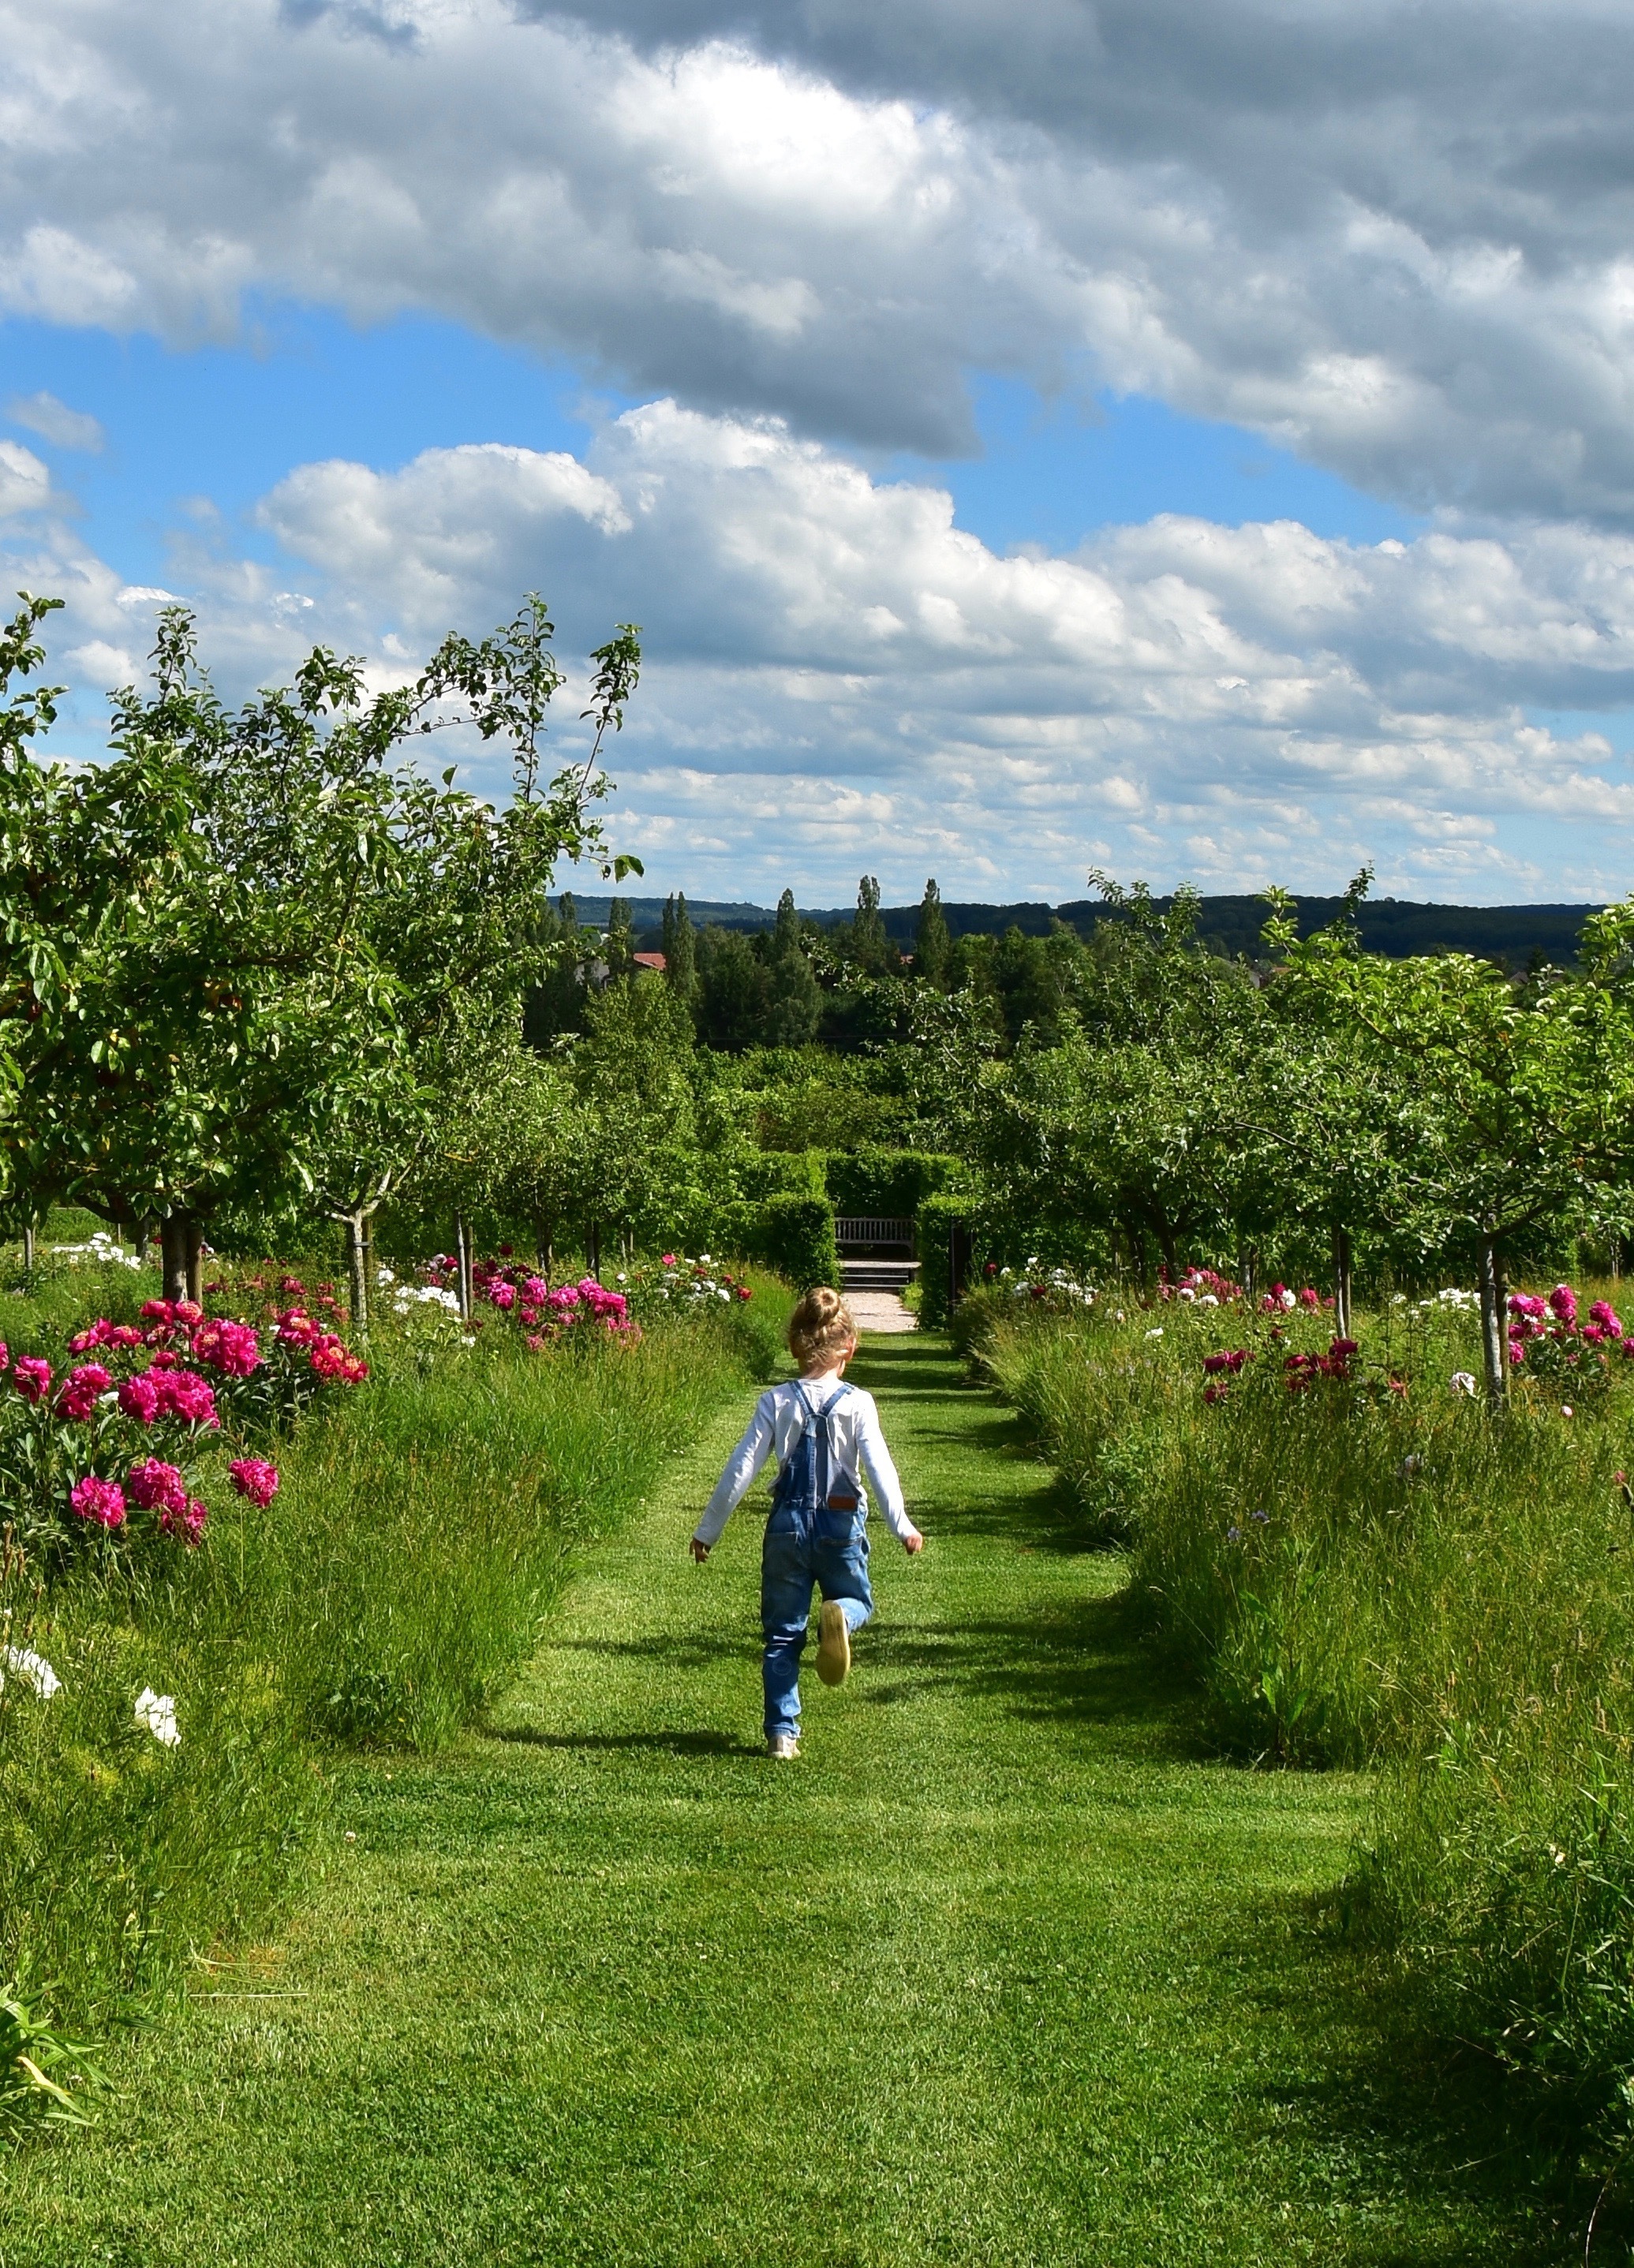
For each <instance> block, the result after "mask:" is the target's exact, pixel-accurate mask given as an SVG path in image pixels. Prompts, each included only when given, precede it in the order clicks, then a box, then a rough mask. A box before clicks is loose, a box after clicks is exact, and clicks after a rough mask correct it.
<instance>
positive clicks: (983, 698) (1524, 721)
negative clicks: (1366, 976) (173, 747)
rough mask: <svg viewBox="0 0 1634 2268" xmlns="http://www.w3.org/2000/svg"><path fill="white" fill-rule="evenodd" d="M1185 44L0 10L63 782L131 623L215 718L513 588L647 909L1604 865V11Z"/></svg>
mask: <svg viewBox="0 0 1634 2268" xmlns="http://www.w3.org/2000/svg"><path fill="white" fill-rule="evenodd" d="M1162 5H1163V9H1164V11H1165V14H1166V18H1172V19H1173V20H1172V21H1170V22H1168V23H1167V33H1166V37H1165V39H1164V40H1163V41H1161V42H1158V43H1156V44H1155V45H1154V43H1153V42H1152V40H1150V38H1148V37H1147V36H1146V35H1145V34H1146V32H1147V31H1148V30H1149V24H1148V23H1147V22H1146V19H1145V16H1144V14H1143V11H1142V9H1141V8H1140V6H1138V5H1137V0H1098V5H1097V8H1096V10H1095V11H1094V25H1095V37H1094V39H1093V40H1091V41H1089V42H1088V43H1087V44H1086V42H1085V40H1083V39H1081V38H1080V37H1079V33H1080V31H1082V29H1083V26H1085V25H1086V24H1087V23H1088V22H1089V16H1088V13H1087V12H1086V11H1072V10H1067V11H1055V12H1054V13H1052V14H1050V15H1049V16H1048V17H1041V18H1038V19H1037V21H1036V22H1035V23H1034V25H1033V26H1031V28H1030V31H1029V35H1028V38H1027V40H1021V41H1018V40H1016V39H1015V37H1014V35H1013V33H1014V26H1013V19H1012V18H1010V17H1009V16H1008V14H1007V12H1006V11H1003V10H1001V9H999V8H998V7H997V4H996V0H993V4H988V0H972V4H971V5H969V6H967V7H964V8H961V11H958V13H957V14H956V15H951V14H949V15H946V16H945V17H944V18H940V19H938V20H939V22H940V32H939V34H938V39H937V40H935V41H932V42H929V43H927V42H926V41H925V40H924V38H923V36H922V35H921V34H922V28H923V27H919V28H916V26H918V17H917V14H916V9H917V6H918V0H872V4H871V5H870V6H869V7H868V8H866V9H865V8H863V7H861V5H860V4H859V0H833V4H832V5H831V6H830V7H828V8H827V9H826V10H825V11H821V27H818V19H817V18H816V17H815V16H813V17H811V18H809V20H808V18H806V16H805V15H790V16H787V17H786V18H779V26H780V28H779V31H778V35H777V47H776V49H775V51H774V50H773V49H772V48H770V47H769V46H766V45H761V44H757V35H756V34H755V33H754V31H753V30H752V29H747V30H746V29H745V25H744V19H743V18H742V17H741V15H740V13H739V12H736V11H733V10H728V9H725V7H724V6H723V7H722V8H721V9H720V10H719V11H717V10H716V8H715V5H714V0H696V5H695V6H694V8H693V9H692V11H691V12H690V14H689V15H688V18H687V25H688V28H687V30H686V31H685V33H682V34H680V35H677V34H676V33H675V32H674V31H673V26H674V24H675V23H676V21H677V19H676V18H674V17H673V13H668V12H666V11H659V13H658V14H657V15H651V14H650V13H649V11H648V9H647V7H646V5H645V0H608V4H607V6H604V7H602V8H600V9H599V10H598V11H596V12H595V14H594V15H593V16H592V15H590V14H587V13H586V14H582V15H581V14H579V13H576V12H575V11H574V10H573V9H572V8H571V7H570V6H569V7H559V8H552V7H549V6H543V5H541V6H540V7H538V8H530V9H529V10H527V11H519V10H518V9H516V8H514V7H512V5H510V4H509V0H380V4H379V5H378V6H374V5H371V6H364V5H363V4H362V0H326V4H323V5H320V6H314V7H312V8H303V9H302V10H300V11H290V10H288V9H287V8H283V7H281V6H280V5H279V4H278V0H232V4H229V0H174V5H173V8H172V9H170V10H169V11H166V13H165V14H164V15H163V16H162V17H159V16H155V15H151V14H150V13H147V12H146V11H131V10H130V9H129V6H128V5H126V4H124V0H72V6H71V8H69V9H66V10H64V11H55V12H50V13H48V14H46V15H44V16H41V15H40V14H39V13H38V11H35V12H33V13H31V12H30V11H26V9H24V8H23V7H22V6H21V5H20V4H19V0H0V38H4V39H5V40H6V41H7V52H8V55H9V56H10V58H11V68H12V70H13V73H14V75H15V76H16V77H17V80H18V84H19V85H23V86H25V87H26V89H27V91H28V94H29V102H28V105H27V106H26V109H25V111H24V112H21V113H19V116H20V117H26V122H27V123H26V131H24V130H23V129H19V135H18V139H17V142H16V147H15V150H14V151H13V163H12V166H11V171H10V173H8V175H7V177H6V180H5V181H4V183H0V410H4V406H5V405H6V404H7V403H11V402H17V403H20V404H22V405H23V406H22V407H21V408H19V409H17V410H16V412H15V413H14V414H13V415H12V416H11V422H9V423H4V422H0V549H4V552H5V555H6V556H5V558H4V561H0V567H3V568H4V570H5V571H7V572H8V573H9V574H10V575H11V580H12V587H17V585H18V584H19V583H27V584H29V585H31V586H39V587H60V588H61V589H62V590H63V592H64V593H65V594H66V595H67V596H68V598H69V600H70V606H69V608H68V610H67V613H66V615H64V616H63V617H62V618H60V620H59V622H57V623H56V625H55V627H54V637H55V648H56V652H57V654H58V656H59V660H58V663H57V665H56V666H60V668H61V670H62V673H63V674H64V675H65V676H66V677H67V678H68V679H69V681H70V683H71V684H72V686H73V688H74V694H73V700H72V703H71V707H70V716H69V718H68V720H67V729H66V732H65V734H64V736H63V745H64V747H66V748H68V750H69V751H70V752H71V753H85V752H87V751H89V750H90V749H91V748H92V747H94V745H95V740H96V734H97V731H98V728H99V717H100V713H101V710H100V697H101V693H102V690H103V689H104V688H105V687H106V686H107V683H108V682H110V681H111V680H112V679H113V678H114V676H117V675H118V674H121V673H122V672H125V671H127V670H130V669H135V668H136V667H139V666H140V659H141V656H142V653H143V652H144V644H145V642H146V640H147V639H148V637H150V636H151V602H150V601H149V600H147V599H145V598H144V596H143V595H142V593H143V592H144V591H145V590H151V589H153V588H162V589H164V590H166V591H171V592H174V593H178V594H179V595H180V596H182V597H184V598H186V599H187V600H188V602H189V603H190V604H192V605H193V606H194V607H195V609H196V611H197V612H198V615H199V617H200V623H201V634H202V643H203V645H204V649H205V651H206V653H207V654H208V655H209V657H210V659H211V661H212V666H214V668H215V669H216V672H217V677H218V679H219V681H221V682H222V683H223V684H224V687H226V688H227V689H231V690H237V689H239V688H244V689H247V688H248V687H249V686H250V685H253V684H254V683H255V682H258V681H267V680H269V679H270V678H274V677H276V676H278V675H280V674H286V673H287V672H288V670H289V669H290V668H291V667H292V666H294V663H295V661H296V660H297V659H298V656H299V653H300V651H301V650H302V646H303V644H304V642H305V641H309V640H311V639H313V638H322V639H324V640H325V641H326V642H328V643H332V644H336V645H340V646H342V647H345V648H346V649H348V650H350V651H357V652H361V653H362V654H363V655H364V658H365V659H366V660H367V661H368V663H369V665H370V667H371V669H372V670H373V671H374V672H376V673H377V674H379V676H380V677H382V678H386V677H389V676H390V675H392V674H394V673H395V674H401V672H402V671H403V670H404V669H405V668H407V667H409V666H412V660H413V657H414V656H415V655H416V653H418V652H423V651H424V650H425V648H426V646H427V645H428V644H430V643H431V642H432V641H433V640H434V639H435V638H436V637H438V636H439V635H440V634H441V633H442V631H443V630H446V629H448V628H450V627H453V626H455V625H456V624H457V625H458V626H459V627H460V628H463V629H467V630H481V629H483V628H485V627H486V626H487V625H488V624H489V622H492V621H494V620H496V619H497V618H498V617H499V616H501V615H504V614H505V613H508V612H509V611H510V610H511V608H512V607H513V606H514V604H515V602H516V600H517V598H518V597H519V594H520V593H521V591H522V590H524V589H526V588H528V587H534V586H536V587H539V588H541V589H542V590H543V591H545V592H546V593H547V594H548V596H549V598H550V599H551V600H552V603H553V605H554V606H555V607H556V609H557V615H558V620H559V622H560V623H561V625H562V645H563V656H564V659H568V660H569V662H570V663H573V662H574V661H575V659H576V657H582V655H583V653H584V652H585V650H586V649H587V648H588V646H589V645H590V644H593V643H594V642H595V641H596V639H597V637H600V636H601V635H605V631H606V629H607V626H608V625H609V624H610V622H613V621H615V620H617V619H621V618H623V617H626V616H629V615H635V616H636V617H637V618H638V619H640V620H641V621H642V622H643V624H644V631H645V637H646V652H647V664H648V666H647V674H646V677H645V680H644V685H643V688H642V691H641V695H640V696H639V698H638V701H637V704H636V707H635V709H634V710H633V711H632V714H631V719H630V725H629V732H628V733H626V735H625V737H624V738H623V740H622V741H621V742H620V744H619V746H618V748H617V752H616V763H615V776H616V777H617V780H618V784H619V795H618V800H617V804H616V806H615V810H616V813H617V822H618V827H619V828H620V829H621V830H622V840H623V841H624V842H626V843H628V845H629V847H631V848H635V849H638V850H639V851H640V853H641V855H642V856H643V857H644V858H645V859H646V860H647V862H648V868H649V873H650V876H651V879H652V880H654V882H655V883H656V884H657V885H658V886H659V887H675V886H682V887H688V888H691V889H693V890H695V891H696V893H698V894H699V895H719V896H734V895H745V894H755V895H767V894H769V893H770V894H773V895H775V892H776V890H777V888H778V887H781V886H782V883H783V881H784V880H791V881H793V882H794V883H795V885H796V887H798V888H799V890H800V891H801V892H802V894H803V895H806V896H807V898H808V899H811V900H813V901H816V900H824V901H832V900H834V899H835V898H836V897H838V896H840V895H849V893H850V889H851V888H852V887H854V885H855V877H856V875H857V873H858V872H859V871H877V872H879V873H880V875H881V879H882V880H883V881H884V882H885V884H886V887H887V890H889V891H890V892H891V893H892V894H893V895H907V894H909V893H912V894H914V895H916V894H917V891H918V889H919V887H921V886H922V882H923V879H924V874H925V873H927V872H934V873H937V874H938V880H941V882H942V884H943V887H944V888H945V889H946V890H948V891H949V892H950V894H953V895H961V896H966V897H979V896H990V897H1012V896H1018V895H1028V896H1076V895H1081V893H1082V890H1083V887H1084V873H1085V869H1086V866H1088V865H1091V864H1094V865H1103V866H1108V867H1110V868H1112V869H1113V870H1114V871H1115V872H1118V873H1125V874H1130V875H1132V874H1135V873H1141V874H1144V875H1145V876H1146V877H1148V878H1149V879H1151V880H1152V881H1154V882H1155V883H1158V884H1159V885H1168V884H1172V883H1174V881H1177V880H1181V879H1191V880H1196V881H1198V882H1199V883H1200V884H1201V885H1202V886H1203V887H1211V888H1218V889H1233V888H1254V887H1259V886H1260V885H1262V883H1263V882H1264V881H1266V880H1282V881H1284V882H1287V883H1289V884H1291V885H1292V886H1294V887H1306V888H1310V889H1330V888H1333V887H1337V886H1338V885H1339V884H1341V883H1342V882H1343V880H1345V879H1346V877H1347V876H1348V874H1349V873H1351V872H1352V871H1354V868H1355V867H1356V865H1359V864H1360V863H1361V861H1362V859H1363V858H1371V859H1372V860H1373V862H1374V864H1375V865H1376V866H1377V868H1378V870H1379V874H1380V887H1386V888H1388V889H1390V890H1392V891H1393V892H1394V893H1395V895H1403V896H1407V895H1416V896H1422V897H1431V898H1441V899H1451V900H1462V901H1465V902H1483V901H1484V902H1491V901H1495V900H1504V899H1526V898H1559V897H1563V896H1565V897H1593V896H1601V895H1608V894H1610V893H1612V892H1615V891H1620V890H1622V889H1624V888H1626V887H1629V885H1630V880H1634V779H1631V778H1630V771H1629V762H1630V746H1631V744H1634V431H1631V430H1630V427H1629V425H1628V422H1627V420H1626V418H1624V417H1623V416H1622V415H1621V413H1620V412H1619V411H1618V410H1617V409H1616V402H1617V401H1618V400H1620V399H1621V393H1620V390H1619V389H1620V388H1621V387H1623V386H1624V385H1625V384H1626V382H1627V381H1628V380H1629V379H1634V372H1630V370H1629V369H1628V364H1629V362H1630V358H1631V357H1634V342H1630V339H1625V338H1624V336H1623V332H1622V330H1621V329H1620V328H1618V319H1617V318H1616V306H1618V305H1619V304H1620V302H1619V301H1618V299H1617V297H1616V277H1617V276H1618V275H1620V274H1621V272H1622V267H1621V263H1622V262H1623V261H1624V259H1625V256H1626V226H1625V218H1626V216H1625V215H1624V214H1623V205H1622V203H1621V202H1620V201H1621V200H1622V199H1623V196H1624V191H1623V188H1622V187H1621V186H1620V182H1621V177H1620V175H1618V174H1617V173H1616V168H1615V167H1612V168H1610V169H1609V170H1608V171H1605V173H1604V178H1603V180H1602V179H1601V172H1600V171H1597V166H1598V160H1597V159H1596V158H1595V157H1594V152H1595V151H1597V150H1598V149H1599V148H1600V147H1601V144H1600V143H1599V142H1598V141H1596V140H1595V138H1594V136H1595V133H1596V132H1598V131H1599V130H1600V129H1598V128H1596V127H1595V125H1594V122H1595V120H1596V119H1600V120H1601V125H1603V127H1604V129H1605V131H1606V132H1607V133H1608V134H1611V135H1612V136H1613V138H1614V139H1615V135H1616V132H1619V131H1620V130H1621V129H1620V122H1619V121H1618V119H1617V118H1616V107H1615V103H1614V102H1613V101H1612V99H1611V90H1612V88H1613V87H1614V86H1615V85H1616V83H1617V68H1616V57H1617V56H1620V55H1622V50H1623V48H1624V47H1627V48H1629V50H1630V52H1629V55H1628V56H1627V57H1626V61H1627V62H1628V63H1630V66H1634V31H1630V35H1629V36H1628V37H1624V35H1623V32H1622V31H1620V30H1618V29H1617V28H1616V26H1608V24H1607V22H1606V20H1605V18H1604V17H1603V14H1602V13H1601V12H1599V11H1596V10H1595V9H1594V7H1593V6H1591V5H1590V4H1588V0H1582V4H1581V6H1579V4H1578V0H1563V5H1562V7H1561V8H1560V9H1559V10H1557V11H1551V20H1550V28H1549V37H1548V38H1547V40H1545V39H1542V36H1541V34H1540V33H1538V31H1537V27H1536V26H1534V25H1532V24H1531V23H1530V22H1529V21H1528V20H1527V19H1526V18H1516V20H1515V22H1514V23H1513V25H1512V26H1511V27H1510V30H1511V37H1510V40H1509V41H1508V44H1507V45H1506V46H1505V47H1504V48H1502V51H1501V52H1502V55H1503V59H1504V61H1503V68H1502V69H1501V70H1499V69H1497V68H1496V67H1495V57H1496V56H1497V55H1498V53H1499V50H1498V49H1494V48H1492V47H1491V46H1490V43H1485V44H1483V42H1481V41H1478V40H1477V41H1476V42H1475V43H1474V44H1473V45H1472V44H1471V41H1470V38H1469V26H1468V21H1467V19H1466V18H1465V16H1464V15H1463V14H1462V13H1461V11H1460V10H1459V8H1458V7H1457V6H1456V5H1454V0H1425V4H1424V5H1423V6H1421V7H1419V8H1417V10H1415V11H1412V13H1411V14H1410V16H1408V15H1403V14H1401V13H1399V12H1397V13H1394V14H1392V13H1388V12H1381V13H1380V16H1379V17H1378V18H1377V19H1376V20H1375V19H1367V20H1366V21H1362V22H1358V20H1357V19H1354V18H1347V19H1346V23H1345V26H1344V27H1343V36H1341V32H1340V27H1339V26H1338V21H1337V18H1335V19H1334V20H1333V22H1332V23H1331V24H1330V22H1329V18H1328V17H1327V16H1325V15H1324V14H1323V13H1322V12H1321V11H1314V12H1313V13H1312V14H1311V15H1310V17H1309V20H1308V21H1305V20H1304V19H1302V26H1303V28H1302V32H1301V37H1300V40H1299V42H1298V43H1295V44H1291V43H1289V42H1288V41H1287V40H1286V39H1285V37H1284V35H1283V32H1282V31H1280V30H1277V29H1276V26H1277V24H1279V23H1280V18H1278V17H1277V11H1275V10H1274V9H1270V10H1269V12H1268V11H1267V9H1266V8H1264V7H1262V6H1261V5H1259V4H1255V0H1225V4H1224V5H1223V6H1222V5H1220V4H1218V0H1213V4H1211V5H1210V7H1209V10H1208V16H1207V21H1206V25H1205V24H1203V21H1202V19H1201V17H1200V15H1199V11H1201V9H1202V7H1203V0H1162ZM1194 16H1197V17H1198V20H1197V21H1196V22H1193V21H1192V18H1193V17H1194ZM1204 30H1206V32H1207V34H1208V36H1207V38H1206V39H1203V38H1202V37H1201V36H1200V35H1201V33H1203V31H1204ZM1273 32H1274V33H1275V36H1274V37H1273V36H1272V33H1273ZM1268 39H1269V40H1270V46H1269V47H1268V46H1267V40H1268ZM1613 50H1615V51H1616V53H1615V55H1614V53H1613ZM1272 55H1274V57H1275V68H1274V69H1273V68H1271V67H1270V60H1269V59H1270V57H1271V56H1272ZM1364 63H1365V69H1364V68H1361V65H1362V64H1364ZM1572 136H1577V137H1578V139H1577V140H1576V141H1572V140H1571V137H1572ZM1585 136H1586V138H1584V137H1585ZM1563 137H1564V138H1563ZM1568 143H1571V151H1574V152H1575V154H1572V155H1571V158H1570V163H1568V162H1567V160H1566V156H1565V155H1563V152H1565V151H1566V150H1567V144H1568ZM1607 146H1608V147H1609V146H1611V145H1610V144H1607ZM1602 170H1603V169H1602ZM40 395H48V396H49V397H51V398H52V400H53V401H55V402H56V403H58V404H60V405H63V408H64V409H66V410H68V411H70V412H72V413H75V414H77V416H80V417H85V416H91V417H93V418H94V419H95V420H96V421H97V422H98V424H99V427H100V428H101V430H102V434H103V446H101V448H100V449H99V450H98V451H87V450H84V449H76V448H73V447H70V446H63V445H62V443H61V442H60V441H59V440H54V439H53V438H51V429H52V427H53V425H54V423H58V422H60V421H58V420H56V418H55V413H50V412H49V411H48V414H47V415H46V416H43V417H41V416H40V415H38V414H36V413H35V412H34V411H32V410H30V409H28V408H27V407H26V405H27V403H28V401H30V400H31V399H32V398H33V397H36V396H40ZM944 492H945V493H946V494H949V495H951V497H952V499H953V522H952V525H951V527H950V526H949V525H948V523H947V520H946V507H945V506H944V505H943V504H941V503H940V501H939V497H940V495H941V494H942V493H944ZM574 730H575V726H574V725H573V721H572V718H571V717H570V716H565V717H564V720H563V738H564V740H566V741H567V742H569V743H570V742H571V740H572V738H573V733H574ZM473 777H474V778H475V779H476V780H477V781H478V782H479V784H482V785H484V786H492V787H494V788H495V790H496V792H497V790H498V789H499V787H500V786H501V785H502V783H500V782H498V781H497V780H494V779H492V778H490V777H489V776H488V775H486V774H485V773H484V772H483V771H482V766H481V764H480V762H478V763H475V765H474V768H473Z"/></svg>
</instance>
